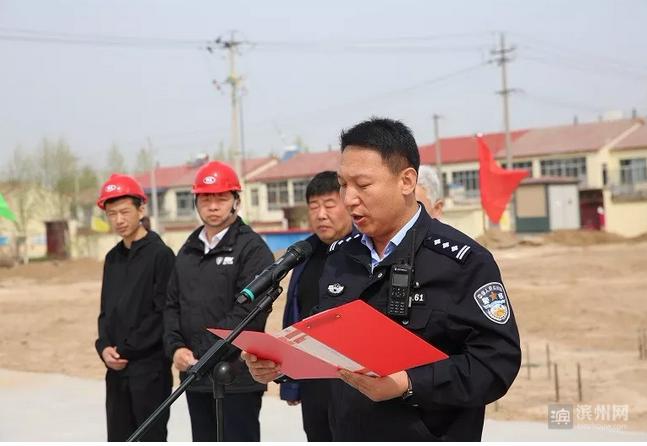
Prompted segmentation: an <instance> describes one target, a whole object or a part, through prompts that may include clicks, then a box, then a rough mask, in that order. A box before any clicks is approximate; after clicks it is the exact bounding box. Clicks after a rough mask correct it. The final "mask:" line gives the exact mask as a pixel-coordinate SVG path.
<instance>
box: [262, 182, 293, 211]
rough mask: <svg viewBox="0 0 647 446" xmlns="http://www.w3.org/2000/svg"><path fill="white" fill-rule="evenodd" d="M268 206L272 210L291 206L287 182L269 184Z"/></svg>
mask: <svg viewBox="0 0 647 446" xmlns="http://www.w3.org/2000/svg"><path fill="white" fill-rule="evenodd" d="M267 204H268V206H269V207H270V208H272V209H276V208H280V207H282V206H288V205H289V199H288V182H287V181H279V182H276V183H268V184H267Z"/></svg>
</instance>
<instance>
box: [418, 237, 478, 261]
mask: <svg viewBox="0 0 647 446" xmlns="http://www.w3.org/2000/svg"><path fill="white" fill-rule="evenodd" d="M423 243H424V245H425V246H426V247H427V248H429V249H431V250H432V251H435V252H437V253H438V254H443V255H446V256H447V257H450V258H451V259H453V260H454V261H456V262H458V263H460V264H461V265H462V264H464V263H465V261H466V260H467V258H468V257H469V255H470V254H471V253H472V247H471V246H470V245H466V244H465V243H461V242H457V241H454V240H451V239H448V238H447V237H443V236H441V235H435V234H432V235H431V236H430V237H427V238H426V239H425V240H424V242H423Z"/></svg>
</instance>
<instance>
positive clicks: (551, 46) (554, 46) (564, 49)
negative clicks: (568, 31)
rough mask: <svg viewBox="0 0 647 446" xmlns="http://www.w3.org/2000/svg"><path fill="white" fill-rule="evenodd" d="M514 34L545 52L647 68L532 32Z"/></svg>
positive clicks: (532, 46) (620, 65)
mask: <svg viewBox="0 0 647 446" xmlns="http://www.w3.org/2000/svg"><path fill="white" fill-rule="evenodd" d="M513 34H514V35H518V36H520V37H521V40H529V41H530V43H525V44H524V46H528V47H530V48H535V49H538V50H544V51H545V52H546V51H547V52H549V54H550V53H551V52H552V54H558V55H559V54H560V53H561V55H562V56H564V57H567V58H568V59H570V60H573V59H579V60H580V61H582V60H586V61H589V62H591V63H595V64H599V63H606V64H611V65H614V66H616V67H623V68H626V67H631V68H632V69H635V70H638V71H645V70H647V67H646V66H642V65H634V64H633V63H632V62H629V61H627V60H622V59H618V58H615V57H609V56H606V55H602V54H594V53H589V52H586V51H582V50H580V49H575V48H572V47H569V46H565V45H564V44H563V43H559V44H558V43H555V42H549V41H547V40H543V39H540V38H537V37H535V36H532V35H530V34H525V33H513Z"/></svg>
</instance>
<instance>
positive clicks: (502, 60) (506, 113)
mask: <svg viewBox="0 0 647 446" xmlns="http://www.w3.org/2000/svg"><path fill="white" fill-rule="evenodd" d="M499 44H500V48H499V51H497V52H496V54H500V56H501V57H499V59H498V62H499V65H500V66H501V87H502V89H501V97H502V98H503V129H504V134H505V156H506V164H507V168H508V169H512V168H513V163H512V151H511V147H510V145H511V143H510V108H509V105H508V96H509V94H510V92H511V90H509V89H508V73H507V68H506V62H508V61H509V60H510V59H508V58H507V57H506V54H507V53H509V52H511V51H512V50H513V48H506V47H505V34H503V33H501V35H500V42H499ZM515 201H516V194H513V195H512V199H511V200H510V205H509V206H508V212H509V214H508V216H509V220H510V232H515V223H516V222H515Z"/></svg>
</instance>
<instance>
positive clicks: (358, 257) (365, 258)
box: [330, 206, 437, 269]
mask: <svg viewBox="0 0 647 446" xmlns="http://www.w3.org/2000/svg"><path fill="white" fill-rule="evenodd" d="M436 223H437V222H436ZM433 224H434V219H432V218H431V217H430V216H429V214H428V213H427V211H426V210H425V208H424V206H423V207H422V209H421V211H420V215H419V216H418V219H417V220H416V222H415V223H414V225H413V226H412V227H411V228H410V229H409V231H407V233H406V235H405V237H404V239H403V240H402V241H401V242H400V244H399V245H398V246H397V247H396V249H395V250H394V251H393V252H392V253H391V254H389V255H388V256H387V257H385V258H384V259H383V260H382V261H381V262H380V264H379V265H380V266H388V265H392V264H394V263H396V261H400V260H403V259H407V258H408V256H409V254H410V253H411V237H412V234H413V229H415V230H416V240H415V242H414V251H415V252H418V249H419V248H420V246H421V245H422V243H423V241H424V240H425V238H426V237H427V236H428V234H427V232H428V231H429V228H430V226H431V225H433ZM361 236H362V233H361V232H359V231H358V230H357V229H355V228H353V232H352V233H351V235H350V236H349V237H346V238H345V239H341V240H338V241H337V242H334V243H333V244H331V245H330V252H331V253H332V252H334V251H337V250H339V251H341V252H343V253H344V254H345V255H347V256H348V257H350V258H352V259H354V260H355V261H357V262H359V263H361V264H362V265H368V268H369V269H370V264H371V253H370V251H369V249H368V247H366V246H365V245H364V244H362V243H361V241H360V239H361ZM348 238H350V240H348Z"/></svg>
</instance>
